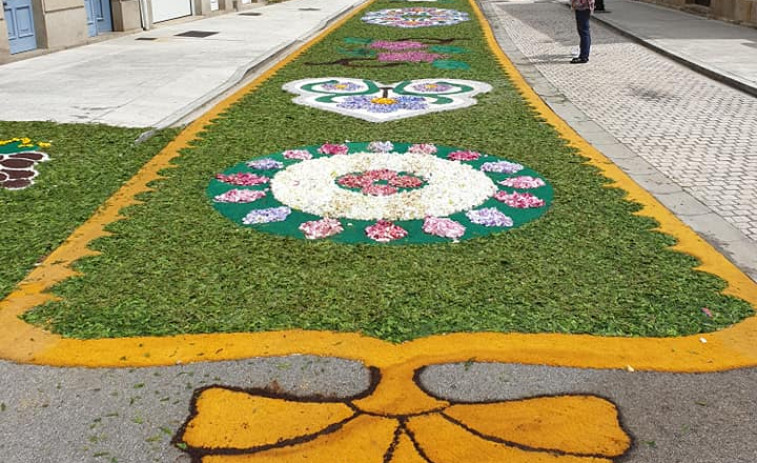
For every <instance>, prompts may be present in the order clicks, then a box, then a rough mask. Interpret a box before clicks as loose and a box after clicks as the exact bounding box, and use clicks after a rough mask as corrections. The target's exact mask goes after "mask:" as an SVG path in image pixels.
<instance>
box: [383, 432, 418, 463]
mask: <svg viewBox="0 0 757 463" xmlns="http://www.w3.org/2000/svg"><path fill="white" fill-rule="evenodd" d="M388 463H428V461H426V460H424V459H423V457H422V456H420V454H419V453H418V451H417V450H416V449H415V445H413V442H412V441H411V440H410V437H408V435H407V434H406V433H404V432H403V433H402V434H400V436H399V440H398V441H397V446H396V447H395V448H394V452H392V458H391V459H390V460H389V462H388Z"/></svg>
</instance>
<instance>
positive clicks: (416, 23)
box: [363, 7, 470, 28]
mask: <svg viewBox="0 0 757 463" xmlns="http://www.w3.org/2000/svg"><path fill="white" fill-rule="evenodd" d="M464 21H470V16H468V13H465V12H463V11H457V10H449V9H444V8H425V7H412V8H389V9H385V10H378V11H371V12H369V13H366V14H365V16H363V22H365V23H368V24H375V25H378V26H390V27H402V28H417V27H432V26H452V25H455V24H459V23H461V22H464Z"/></svg>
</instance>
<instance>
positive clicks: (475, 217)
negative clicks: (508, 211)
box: [465, 207, 513, 227]
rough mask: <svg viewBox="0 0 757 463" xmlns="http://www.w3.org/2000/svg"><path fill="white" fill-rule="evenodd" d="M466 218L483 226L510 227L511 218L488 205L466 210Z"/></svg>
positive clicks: (511, 224) (511, 223)
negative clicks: (482, 207)
mask: <svg viewBox="0 0 757 463" xmlns="http://www.w3.org/2000/svg"><path fill="white" fill-rule="evenodd" d="M465 215H466V216H468V219H469V220H470V221H471V222H473V223H476V224H479V225H483V226H485V227H512V226H513V219H511V218H510V217H508V216H506V215H505V214H503V213H502V212H500V211H499V209H497V208H495V207H488V208H484V209H478V210H473V211H468V212H466V213H465Z"/></svg>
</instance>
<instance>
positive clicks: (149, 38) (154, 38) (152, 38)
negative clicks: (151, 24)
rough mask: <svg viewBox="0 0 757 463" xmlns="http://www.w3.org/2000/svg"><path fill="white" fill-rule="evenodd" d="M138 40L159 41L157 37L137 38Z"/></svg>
mask: <svg viewBox="0 0 757 463" xmlns="http://www.w3.org/2000/svg"><path fill="white" fill-rule="evenodd" d="M137 40H158V38H157V37H137Z"/></svg>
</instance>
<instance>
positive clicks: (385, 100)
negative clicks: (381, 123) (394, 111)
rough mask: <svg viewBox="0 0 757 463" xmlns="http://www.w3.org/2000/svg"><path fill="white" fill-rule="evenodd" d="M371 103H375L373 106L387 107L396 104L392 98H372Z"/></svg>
mask: <svg viewBox="0 0 757 463" xmlns="http://www.w3.org/2000/svg"><path fill="white" fill-rule="evenodd" d="M371 103H375V104H387V105H389V104H395V103H397V100H395V99H394V98H381V97H378V98H373V99H372V100H371Z"/></svg>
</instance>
